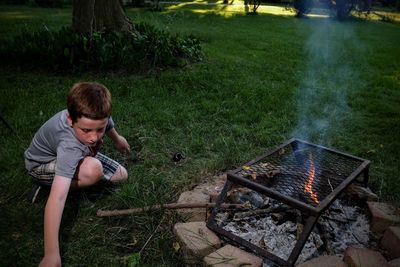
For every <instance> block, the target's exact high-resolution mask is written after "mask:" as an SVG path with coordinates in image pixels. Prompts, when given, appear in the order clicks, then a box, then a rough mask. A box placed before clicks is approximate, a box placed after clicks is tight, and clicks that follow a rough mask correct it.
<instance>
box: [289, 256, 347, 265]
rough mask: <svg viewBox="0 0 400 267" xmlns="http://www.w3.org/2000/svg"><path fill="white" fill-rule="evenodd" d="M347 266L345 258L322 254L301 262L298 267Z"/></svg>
mask: <svg viewBox="0 0 400 267" xmlns="http://www.w3.org/2000/svg"><path fill="white" fill-rule="evenodd" d="M321 266H324V267H347V265H346V264H345V263H344V262H343V260H342V259H341V258H340V257H338V256H321V257H318V258H314V259H311V260H309V261H306V262H303V263H300V264H299V265H296V267H321Z"/></svg>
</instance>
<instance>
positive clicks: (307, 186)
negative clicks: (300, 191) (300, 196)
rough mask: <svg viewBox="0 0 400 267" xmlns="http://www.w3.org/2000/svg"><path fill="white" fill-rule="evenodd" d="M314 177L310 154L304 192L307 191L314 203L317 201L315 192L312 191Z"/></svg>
mask: <svg viewBox="0 0 400 267" xmlns="http://www.w3.org/2000/svg"><path fill="white" fill-rule="evenodd" d="M314 177H315V166H314V161H313V158H312V155H311V154H310V168H309V169H308V179H307V182H306V183H305V185H304V193H309V194H310V197H311V199H312V200H313V201H314V202H315V203H317V204H318V203H319V200H318V197H317V194H316V193H315V192H313V191H312V186H313V182H314Z"/></svg>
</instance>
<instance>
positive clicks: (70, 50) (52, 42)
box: [0, 23, 202, 71]
mask: <svg viewBox="0 0 400 267" xmlns="http://www.w3.org/2000/svg"><path fill="white" fill-rule="evenodd" d="M0 54H2V57H3V58H5V59H6V60H7V59H8V62H10V63H12V62H15V63H18V64H22V63H24V62H29V63H28V65H30V66H41V67H45V68H49V69H52V70H72V71H85V70H136V71H143V70H144V69H146V68H162V67H166V66H182V65H185V64H186V63H187V62H189V61H195V60H199V59H201V55H202V53H201V46H200V41H199V40H198V39H196V38H194V37H193V36H188V37H181V36H178V35H171V34H170V33H167V32H165V31H162V30H159V29H157V28H155V27H154V26H152V25H149V24H145V23H141V24H137V25H136V31H135V32H127V33H122V32H95V33H92V34H91V35H80V34H77V33H75V32H74V31H73V30H72V29H71V28H69V27H62V28H61V29H60V30H59V31H50V30H48V29H47V28H46V27H45V28H43V29H42V30H40V31H35V32H24V33H22V34H21V35H19V36H16V37H15V38H14V39H12V40H11V41H9V42H6V44H3V47H2V49H1V51H0ZM25 64H26V63H25Z"/></svg>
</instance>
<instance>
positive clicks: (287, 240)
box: [216, 191, 369, 267]
mask: <svg viewBox="0 0 400 267" xmlns="http://www.w3.org/2000/svg"><path fill="white" fill-rule="evenodd" d="M244 195H247V197H243V196H242V197H240V199H242V200H243V199H246V200H247V201H249V202H250V204H251V205H259V202H260V198H262V199H263V206H262V207H261V208H260V209H256V210H253V212H235V213H234V214H232V213H231V212H229V211H226V212H221V213H218V215H217V217H216V221H217V223H218V225H220V226H221V227H222V228H223V229H224V230H226V231H228V232H231V233H233V234H234V235H236V236H239V237H240V238H243V239H244V240H246V241H249V242H251V243H252V244H254V245H257V246H259V247H262V248H264V249H266V250H268V251H270V252H272V253H274V254H275V255H277V256H278V257H280V258H282V259H287V258H288V257H289V255H290V254H291V251H292V250H293V248H294V246H295V244H296V242H297V239H298V236H299V234H300V233H301V231H302V228H303V223H304V222H303V221H304V218H303V217H302V216H301V215H300V213H299V212H298V211H297V210H295V209H293V208H290V207H288V206H286V205H283V206H282V205H281V204H280V203H279V202H277V201H275V200H273V199H270V198H268V197H262V196H261V195H259V194H257V193H256V192H254V191H247V192H246V193H244ZM250 196H251V197H250ZM368 242H369V220H368V216H367V215H366V212H365V211H364V209H363V208H362V207H359V206H355V205H353V204H352V201H350V200H348V199H346V198H343V199H338V200H336V201H335V202H333V203H332V205H331V207H330V209H329V210H328V211H327V212H325V213H324V214H322V216H321V218H320V220H319V221H318V223H317V227H315V228H314V230H313V231H312V232H311V234H310V236H309V238H308V239H307V242H306V243H305V245H304V247H303V249H302V251H301V253H300V255H299V258H298V260H297V261H296V264H298V263H301V262H304V261H307V260H309V259H311V258H314V257H318V256H321V255H341V254H343V252H344V250H345V249H346V247H348V246H350V245H352V246H357V247H368ZM272 266H277V265H275V264H274V263H272V262H270V261H268V260H265V261H264V267H272Z"/></svg>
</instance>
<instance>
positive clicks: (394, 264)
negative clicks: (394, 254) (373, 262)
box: [389, 258, 400, 267]
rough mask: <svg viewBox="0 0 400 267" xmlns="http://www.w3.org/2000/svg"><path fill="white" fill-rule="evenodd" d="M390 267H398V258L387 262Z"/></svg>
mask: <svg viewBox="0 0 400 267" xmlns="http://www.w3.org/2000/svg"><path fill="white" fill-rule="evenodd" d="M389 265H390V266H391V267H400V258H397V259H394V260H391V261H389Z"/></svg>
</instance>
